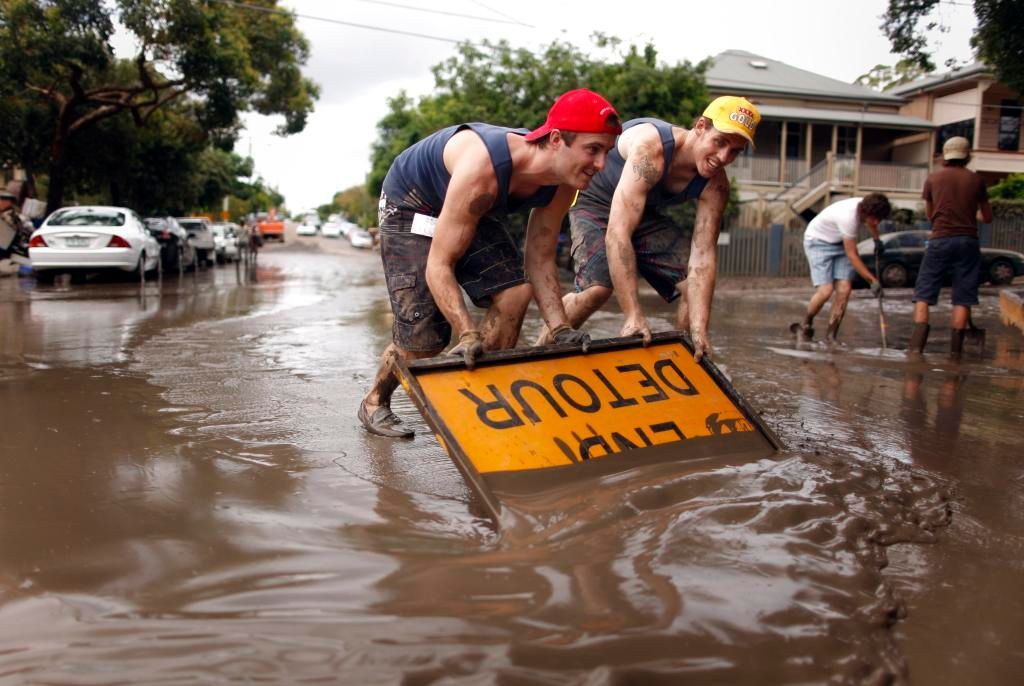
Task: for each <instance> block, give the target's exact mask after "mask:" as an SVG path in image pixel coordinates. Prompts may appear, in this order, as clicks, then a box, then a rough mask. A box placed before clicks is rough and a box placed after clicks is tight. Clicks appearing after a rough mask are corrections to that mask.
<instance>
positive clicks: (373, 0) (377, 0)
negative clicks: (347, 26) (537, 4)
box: [354, 0, 533, 28]
mask: <svg viewBox="0 0 1024 686" xmlns="http://www.w3.org/2000/svg"><path fill="white" fill-rule="evenodd" d="M354 1H355V2H365V3H367V4H369V5H384V6H387V7H397V8H399V9H404V10H413V11H415V12H427V13H428V14H443V15H445V16H448V17H459V18H461V19H474V20H476V21H491V22H494V23H496V24H519V25H520V26H530V25H529V24H523V23H522V22H520V21H516V20H515V19H510V18H506V19H495V18H493V17H481V16H480V15H478V14H463V13H461V12H446V11H445V10H434V9H430V8H427V7H416V6H414V5H403V4H402V3H399V2H387V1H386V0H354ZM498 14H500V12H499V13H498ZM530 28H533V27H532V26H530Z"/></svg>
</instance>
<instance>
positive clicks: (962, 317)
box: [950, 305, 971, 329]
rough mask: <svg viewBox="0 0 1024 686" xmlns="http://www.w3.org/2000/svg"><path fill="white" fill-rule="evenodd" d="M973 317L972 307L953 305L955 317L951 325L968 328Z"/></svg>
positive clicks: (955, 327) (956, 327)
mask: <svg viewBox="0 0 1024 686" xmlns="http://www.w3.org/2000/svg"><path fill="white" fill-rule="evenodd" d="M970 317H971V308H969V307H967V306H966V305H953V318H952V322H951V323H950V326H952V327H953V328H954V329H966V328H967V327H968V324H967V323H968V321H970Z"/></svg>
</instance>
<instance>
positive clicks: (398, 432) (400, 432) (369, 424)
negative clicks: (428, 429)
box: [357, 400, 416, 438]
mask: <svg viewBox="0 0 1024 686" xmlns="http://www.w3.org/2000/svg"><path fill="white" fill-rule="evenodd" d="M357 416H358V417H359V421H360V422H362V424H363V426H364V427H366V430H367V431H369V432H370V433H372V434H375V435H377V436H385V437H387V438H412V437H413V436H414V435H415V433H416V432H415V431H413V430H412V429H410V428H408V427H407V426H405V425H404V424H402V420H401V419H399V418H398V417H397V416H396V415H395V413H394V412H392V411H391V408H390V407H384V406H381V407H378V408H377V409H376V410H374V411H373V415H372V416H371V415H369V414H367V412H366V401H365V400H363V401H362V402H361V403H359V412H358V415H357Z"/></svg>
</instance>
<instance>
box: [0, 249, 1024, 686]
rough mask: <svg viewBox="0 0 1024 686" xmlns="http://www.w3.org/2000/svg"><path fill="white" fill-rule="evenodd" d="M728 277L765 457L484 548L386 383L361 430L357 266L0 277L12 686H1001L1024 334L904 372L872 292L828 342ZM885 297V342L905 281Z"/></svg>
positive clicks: (369, 257) (711, 469) (1016, 648)
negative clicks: (382, 406)
mask: <svg viewBox="0 0 1024 686" xmlns="http://www.w3.org/2000/svg"><path fill="white" fill-rule="evenodd" d="M735 286H736V284H735V283H734V284H733V286H732V287H730V285H729V284H727V283H726V284H723V285H722V287H721V288H720V289H719V293H718V294H717V295H716V303H715V312H714V321H713V327H712V334H713V342H714V344H715V345H716V349H717V356H716V360H717V361H718V362H719V364H720V366H721V368H722V369H723V371H724V372H725V373H726V374H727V375H728V376H729V377H730V378H731V379H732V381H733V383H734V384H735V386H736V387H737V388H738V389H739V390H740V392H742V393H743V394H744V395H745V397H746V398H747V399H748V400H749V401H750V403H751V404H752V405H753V406H754V407H756V408H758V409H759V410H760V411H761V413H762V416H763V417H764V419H765V421H766V422H767V423H768V425H769V426H771V427H772V429H774V431H775V432H776V433H777V434H778V435H779V436H780V438H781V439H782V440H783V441H784V442H785V443H786V444H787V446H788V448H787V450H786V451H785V452H784V453H782V454H779V455H777V456H775V457H773V458H771V459H763V460H759V461H754V462H745V461H741V460H738V459H733V460H731V461H730V460H714V459H712V460H707V461H702V462H700V463H699V464H698V463H692V464H687V463H685V462H681V463H679V464H673V465H663V464H662V465H656V466H651V467H649V468H638V469H633V470H630V471H626V472H624V473H620V474H616V475H614V476H607V477H601V478H600V479H599V480H598V481H596V482H589V483H582V484H580V485H579V486H578V487H562V488H561V489H560V490H559V492H558V494H557V497H552V498H546V499H529V500H524V501H523V502H515V501H513V502H509V503H507V506H508V508H509V509H510V510H511V511H512V512H513V513H514V514H515V518H514V526H509V527H507V528H503V529H501V530H500V531H498V530H496V529H495V528H494V526H493V524H492V523H491V522H490V521H489V520H488V519H487V518H485V517H483V516H481V515H480V514H479V513H480V508H479V507H478V504H477V503H475V502H474V496H473V495H472V494H471V493H470V491H469V490H468V489H467V487H466V485H465V483H464V481H463V479H462V477H461V476H460V474H459V472H458V471H457V470H456V468H455V467H454V465H453V464H452V462H451V461H450V460H449V459H448V457H447V456H446V455H445V453H444V452H443V450H442V449H441V447H440V446H439V445H438V443H437V441H436V439H435V438H434V437H433V435H432V434H431V433H430V431H429V430H428V429H427V427H426V425H425V424H424V423H423V421H422V419H421V418H420V416H419V414H418V413H417V412H416V410H415V409H414V408H413V406H412V404H411V403H410V401H409V400H408V398H406V396H405V395H404V394H402V392H401V391H400V392H399V393H398V395H397V396H396V401H395V409H396V411H397V412H398V413H399V414H401V415H402V416H403V417H404V418H406V419H407V420H408V421H410V422H411V423H412V424H413V425H414V427H415V428H416V429H417V432H418V433H417V436H416V438H415V439H414V440H412V441H391V440H387V439H379V438H376V437H373V436H369V435H367V434H366V433H365V432H364V431H363V430H362V429H361V428H360V427H359V426H358V425H357V422H356V420H355V415H356V409H357V405H358V402H359V400H360V397H361V395H362V394H363V393H364V392H365V389H366V388H367V386H368V384H369V382H370V379H371V377H372V375H373V372H374V369H375V366H376V361H377V355H378V354H379V352H380V351H381V350H382V349H383V348H384V346H385V345H386V343H387V342H388V340H389V337H390V311H389V308H388V304H387V297H386V293H385V290H384V287H383V280H382V277H381V272H380V264H379V255H378V254H377V253H374V252H369V251H358V250H355V249H351V248H349V247H348V246H347V244H344V245H343V244H341V243H340V242H336V241H335V242H332V241H330V240H328V239H320V238H317V239H300V241H295V242H292V243H290V244H288V245H286V246H284V247H276V246H275V247H274V248H271V249H268V250H265V251H264V252H263V253H262V254H261V255H260V257H259V263H258V267H257V268H256V269H255V270H254V271H251V272H250V271H248V270H244V269H237V270H236V269H235V268H234V267H231V266H226V267H221V268H218V269H217V270H208V271H204V272H202V273H200V274H198V275H195V276H193V275H191V274H189V275H186V276H185V278H184V279H182V280H178V279H177V278H170V279H166V280H165V281H164V282H163V283H162V284H159V283H158V284H150V285H147V286H146V287H145V288H144V289H143V290H142V292H141V293H140V289H139V286H138V285H137V284H132V283H123V282H115V281H110V280H106V281H100V282H89V283H84V284H80V283H65V282H63V281H62V280H58V282H57V284H56V285H53V286H46V287H43V286H39V287H37V286H36V284H35V283H34V281H33V280H32V279H30V278H21V279H19V278H17V277H12V278H5V279H0V403H2V404H0V408H2V414H0V426H2V437H0V456H2V457H0V683H2V684H62V685H63V684H216V683H277V684H297V683H339V684H474V685H475V684H517V685H518V684H579V685H587V686H598V685H605V684H608V685H611V684H681V683H686V684H820V683H842V684H847V683H849V684H861V683H867V684H884V683H893V682H895V683H907V684H928V685H932V684H940V685H945V684H950V685H952V684H968V683H972V684H1019V683H1021V675H1022V674H1024V451H1022V441H1021V435H1022V427H1024V337H1022V335H1021V333H1020V332H1018V331H1016V330H1013V329H1009V328H1005V327H1004V326H1002V325H1001V324H1000V322H999V315H998V298H997V294H996V291H994V290H986V291H985V292H984V294H983V297H982V300H983V302H982V305H981V307H979V308H978V309H977V311H976V314H975V320H976V322H977V323H978V324H979V325H980V326H983V327H985V328H986V329H987V331H988V336H987V339H988V340H987V346H986V349H985V350H984V352H983V353H981V354H980V355H979V354H978V353H968V354H967V355H966V356H965V358H964V360H963V361H962V362H961V363H959V364H957V363H953V362H951V361H950V360H949V358H948V357H947V355H946V353H945V351H946V348H947V347H948V336H947V330H946V328H945V327H946V323H947V321H948V318H949V314H950V312H949V306H948V305H946V306H943V307H939V308H937V309H936V310H934V323H935V324H936V326H935V327H934V332H933V339H932V341H931V342H930V343H929V347H928V350H927V353H926V355H925V358H924V359H923V360H917V361H908V360H907V359H906V358H905V356H904V355H903V353H901V352H898V351H889V352H886V353H883V352H881V351H880V349H879V342H878V341H879V336H878V314H877V308H876V305H875V302H874V301H873V300H870V299H869V298H867V297H866V295H865V294H864V293H862V292H858V293H857V294H856V295H855V299H854V302H853V303H852V306H851V313H850V315H849V316H848V318H847V322H846V324H845V325H844V329H843V331H842V332H841V338H842V340H843V341H844V342H845V344H846V345H845V348H843V349H841V350H837V351H833V352H830V351H827V350H824V349H818V348H814V347H809V348H807V349H796V348H795V347H794V345H793V343H792V342H791V341H790V339H789V335H788V333H787V331H786V326H787V324H788V323H789V322H791V321H795V320H796V319H797V318H798V316H799V314H800V313H801V311H802V309H803V306H804V302H805V299H806V298H807V297H808V296H809V294H810V289H809V287H805V288H797V289H794V288H772V287H763V288H757V289H740V288H737V287H735ZM646 306H647V307H648V310H649V311H650V312H652V313H654V316H653V323H654V324H655V325H656V327H658V328H665V329H667V328H669V322H670V320H671V312H670V310H669V309H668V308H667V307H666V306H665V305H664V304H659V303H658V302H656V301H655V300H652V299H650V298H648V299H647V300H646ZM886 310H887V315H888V319H889V325H890V340H895V341H896V342H897V343H900V342H902V343H903V344H904V345H905V342H906V339H907V337H908V336H909V330H910V325H909V319H910V311H911V304H910V302H909V293H906V292H897V293H891V294H889V297H888V299H887V300H886ZM619 324H620V321H619V318H618V316H617V315H616V314H615V313H614V312H606V313H600V314H599V315H597V316H596V317H595V318H594V319H593V321H592V323H591V331H592V333H593V334H594V335H595V337H606V336H613V335H615V334H616V333H617V331H618V326H619ZM537 330H538V323H537V320H536V316H535V315H532V316H531V317H530V318H529V320H528V322H527V324H526V327H525V329H524V336H523V339H524V341H526V342H530V341H532V340H533V339H534V338H535V336H536V333H537ZM609 459H614V458H609Z"/></svg>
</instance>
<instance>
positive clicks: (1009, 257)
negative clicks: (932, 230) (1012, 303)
mask: <svg viewBox="0 0 1024 686" xmlns="http://www.w3.org/2000/svg"><path fill="white" fill-rule="evenodd" d="M882 243H883V245H885V252H884V253H882V259H881V262H880V265H879V267H880V271H881V272H882V273H881V275H880V276H879V277H878V278H879V279H880V280H881V282H882V285H883V286H885V287H886V288H903V287H908V288H909V287H912V286H913V285H914V283H915V282H916V281H917V272H918V270H919V269H920V268H921V260H923V259H924V248H925V245H927V243H928V231H924V230H918V231H897V232H895V233H887V234H883V235H882ZM857 253H858V254H859V255H860V258H861V259H862V260H864V264H866V265H867V266H868V269H870V270H871V271H875V245H874V242H873V241H872V240H871V239H870V238H869V239H867V240H864V241H861V242H860V243H858V244H857ZM1022 275H1024V255H1022V254H1021V253H1019V252H1013V251H1012V250H996V249H995V248H982V249H981V281H980V282H981V283H985V282H989V283H994V284H997V285H1001V284H1007V283H1010V282H1011V281H1013V279H1014V277H1016V276H1022ZM853 287H854V288H867V283H866V282H865V281H864V279H862V278H861V277H860V275H859V274H858V275H857V276H856V277H855V278H854V281H853Z"/></svg>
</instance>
